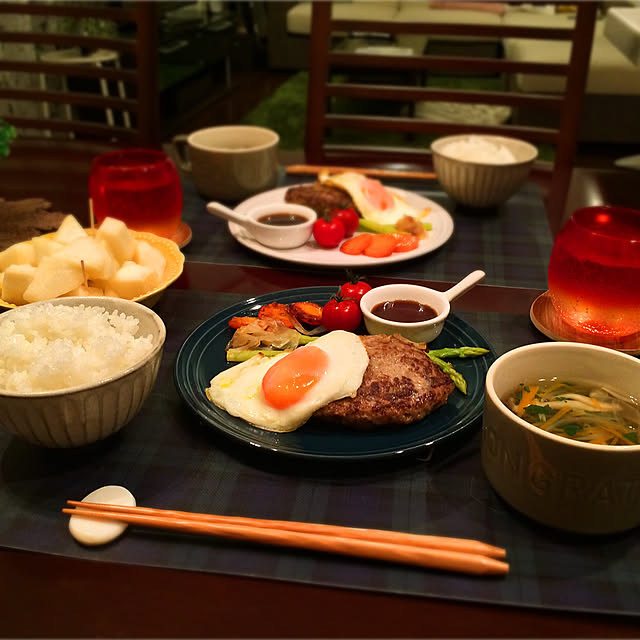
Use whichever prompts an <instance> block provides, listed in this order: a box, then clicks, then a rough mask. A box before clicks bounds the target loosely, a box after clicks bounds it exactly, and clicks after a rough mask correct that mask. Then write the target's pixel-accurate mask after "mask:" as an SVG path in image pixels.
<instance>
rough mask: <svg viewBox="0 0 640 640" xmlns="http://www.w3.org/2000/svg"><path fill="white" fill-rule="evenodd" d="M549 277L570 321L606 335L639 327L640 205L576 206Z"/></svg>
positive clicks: (560, 238) (553, 294)
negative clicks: (637, 208)
mask: <svg viewBox="0 0 640 640" xmlns="http://www.w3.org/2000/svg"><path fill="white" fill-rule="evenodd" d="M548 277H549V293H550V295H551V300H552V302H553V306H554V308H555V310H556V312H557V313H558V314H559V315H560V316H561V318H562V319H563V320H564V321H565V322H566V323H567V324H569V325H571V326H573V327H574V328H576V329H578V330H581V331H584V332H586V333H587V334H592V335H594V336H597V337H605V338H609V337H611V338H616V337H623V336H629V335H631V334H633V333H636V332H638V331H640V284H639V283H640V211H635V210H633V209H626V208H623V207H609V206H597V207H586V208H584V209H579V210H577V211H575V212H574V213H573V215H572V216H571V218H570V220H569V221H568V222H567V223H566V224H565V226H564V227H563V228H562V230H561V231H560V233H559V234H558V236H557V238H556V240H555V243H554V245H553V250H552V252H551V260H550V262H549V273H548Z"/></svg>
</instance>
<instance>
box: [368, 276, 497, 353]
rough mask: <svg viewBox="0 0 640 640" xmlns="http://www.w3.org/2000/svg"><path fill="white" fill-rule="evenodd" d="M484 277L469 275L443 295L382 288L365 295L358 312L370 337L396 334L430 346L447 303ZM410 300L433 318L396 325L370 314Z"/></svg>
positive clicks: (414, 287)
mask: <svg viewBox="0 0 640 640" xmlns="http://www.w3.org/2000/svg"><path fill="white" fill-rule="evenodd" d="M484 276H485V273H484V271H480V270H478V271H473V272H472V273H470V274H469V275H468V276H466V277H465V278H463V279H462V280H461V281H460V282H458V284H456V285H455V286H453V287H451V289H448V290H447V291H437V290H436V289H430V288H429V287H422V286H420V285H417V284H386V285H383V286H381V287H375V288H373V289H371V290H370V291H367V293H365V294H364V295H363V296H362V299H361V300H360V310H361V311H362V316H363V318H364V324H365V326H366V327H367V331H368V332H369V333H371V334H374V335H375V334H387V335H393V334H394V333H397V334H399V335H401V336H403V337H404V338H407V339H408V340H411V341H413V342H427V343H428V342H432V341H433V340H435V339H436V338H437V337H438V336H439V335H440V333H441V332H442V328H443V327H444V321H445V320H446V319H447V316H448V315H449V312H450V310H451V305H450V303H451V301H453V300H454V299H455V298H457V297H459V296H461V295H462V294H463V293H466V292H467V291H468V290H469V289H471V287H474V286H475V285H476V284H478V282H480V281H481V280H482V279H483V278H484ZM396 300H412V301H414V302H417V303H419V304H422V305H427V306H429V307H431V308H432V309H433V310H434V311H435V312H436V316H435V317H434V318H431V319H430V320H423V321H422V322H396V321H394V320H386V319H384V318H380V317H379V316H377V315H374V314H373V313H372V310H373V308H374V307H375V306H376V305H378V304H381V303H384V302H391V301H396Z"/></svg>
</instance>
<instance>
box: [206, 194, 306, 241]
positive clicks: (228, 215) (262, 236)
mask: <svg viewBox="0 0 640 640" xmlns="http://www.w3.org/2000/svg"><path fill="white" fill-rule="evenodd" d="M207 211H208V212H209V213H211V214H213V215H214V216H218V217H220V218H224V219H225V220H228V221H230V222H235V223H236V224H238V225H240V226H241V227H243V228H244V229H246V231H248V232H249V233H250V234H251V236H252V237H254V238H255V239H256V240H257V241H258V242H260V243H261V244H263V245H265V246H267V247H271V248H273V249H294V248H295V247H300V246H302V245H303V244H305V243H306V242H307V241H308V240H309V238H311V234H312V233H313V223H314V222H315V221H316V220H317V218H318V216H317V214H316V212H315V211H314V210H313V209H311V208H310V207H305V206H304V205H300V204H289V203H288V202H283V203H275V204H265V205H262V206H259V207H254V208H252V209H250V210H249V211H247V212H246V213H245V214H239V213H236V212H235V211H234V210H233V209H229V208H228V207H225V206H224V205H223V204H220V203H219V202H209V203H208V204H207ZM279 215H285V216H286V215H291V216H296V217H299V218H300V219H301V220H302V221H301V222H298V223H295V224H287V225H275V224H266V223H264V222H261V221H260V220H261V219H264V218H266V217H268V216H272V217H273V216H279Z"/></svg>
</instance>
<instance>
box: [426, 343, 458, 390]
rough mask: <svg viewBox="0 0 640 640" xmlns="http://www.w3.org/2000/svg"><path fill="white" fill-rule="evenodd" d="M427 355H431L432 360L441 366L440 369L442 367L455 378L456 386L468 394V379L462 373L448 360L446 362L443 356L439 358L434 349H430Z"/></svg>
mask: <svg viewBox="0 0 640 640" xmlns="http://www.w3.org/2000/svg"><path fill="white" fill-rule="evenodd" d="M427 355H428V356H429V358H431V360H432V361H433V362H434V363H435V364H437V365H438V366H439V367H440V369H442V371H443V372H444V373H446V374H447V375H448V376H449V377H450V378H451V379H452V380H453V383H454V384H455V385H456V388H457V389H459V390H460V391H462V393H464V394H465V395H466V393H467V381H466V380H465V379H464V377H463V376H462V374H461V373H459V372H458V371H456V370H455V369H454V368H453V367H452V366H451V365H450V364H449V363H448V362H445V361H444V360H442V358H438V356H434V355H433V351H428V352H427Z"/></svg>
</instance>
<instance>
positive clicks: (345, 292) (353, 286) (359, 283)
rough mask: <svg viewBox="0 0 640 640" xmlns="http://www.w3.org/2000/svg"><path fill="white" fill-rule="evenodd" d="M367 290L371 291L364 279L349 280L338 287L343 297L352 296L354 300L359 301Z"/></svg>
mask: <svg viewBox="0 0 640 640" xmlns="http://www.w3.org/2000/svg"><path fill="white" fill-rule="evenodd" d="M367 291H371V285H370V284H367V283H366V282H365V281H364V280H351V281H349V282H345V283H344V284H343V285H342V286H341V287H340V294H341V295H342V297H343V298H353V299H354V300H355V301H356V302H360V298H362V296H363V295H364V294H365V293H367Z"/></svg>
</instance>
